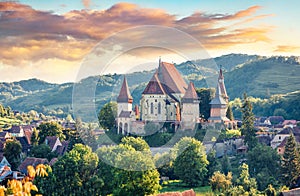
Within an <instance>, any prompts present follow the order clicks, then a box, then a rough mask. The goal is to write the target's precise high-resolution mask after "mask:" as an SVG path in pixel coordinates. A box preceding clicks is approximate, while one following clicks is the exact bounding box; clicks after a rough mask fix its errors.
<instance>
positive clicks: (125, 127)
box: [124, 123, 129, 135]
mask: <svg viewBox="0 0 300 196" xmlns="http://www.w3.org/2000/svg"><path fill="white" fill-rule="evenodd" d="M128 130H129V127H128V124H127V123H125V124H124V134H125V135H127V134H128Z"/></svg>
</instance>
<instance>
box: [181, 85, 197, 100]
mask: <svg viewBox="0 0 300 196" xmlns="http://www.w3.org/2000/svg"><path fill="white" fill-rule="evenodd" d="M197 100H198V95H197V92H196V90H195V87H194V84H193V83H192V82H190V83H189V86H188V89H187V90H186V91H185V94H184V95H183V97H182V102H183V103H187V102H188V103H189V102H194V101H197Z"/></svg>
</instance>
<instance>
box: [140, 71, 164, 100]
mask: <svg viewBox="0 0 300 196" xmlns="http://www.w3.org/2000/svg"><path fill="white" fill-rule="evenodd" d="M143 94H159V95H164V94H166V92H165V90H164V88H163V87H162V85H161V83H160V81H159V79H158V76H157V71H156V72H155V73H154V75H153V76H152V78H151V80H150V82H149V83H148V85H147V86H146V88H145V90H144V92H143Z"/></svg>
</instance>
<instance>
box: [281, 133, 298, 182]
mask: <svg viewBox="0 0 300 196" xmlns="http://www.w3.org/2000/svg"><path fill="white" fill-rule="evenodd" d="M299 158H300V157H299V151H298V149H297V143H296V139H295V137H294V135H293V134H292V133H291V135H290V136H289V137H288V139H287V142H286V144H285V150H284V154H283V157H282V160H281V181H282V183H283V184H285V185H286V186H289V187H293V186H294V185H295V183H296V180H297V178H298V177H299V175H300V163H299Z"/></svg>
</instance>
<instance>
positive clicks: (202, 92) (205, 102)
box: [196, 88, 215, 120]
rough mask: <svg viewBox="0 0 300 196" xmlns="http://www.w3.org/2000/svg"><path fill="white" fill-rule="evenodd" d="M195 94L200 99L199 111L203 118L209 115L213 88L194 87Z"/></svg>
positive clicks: (213, 93)
mask: <svg viewBox="0 0 300 196" xmlns="http://www.w3.org/2000/svg"><path fill="white" fill-rule="evenodd" d="M196 92H197V95H198V97H199V100H200V113H201V115H202V116H203V118H204V119H206V120H207V119H208V118H209V117H210V104H209V103H210V102H211V100H212V99H213V98H214V96H215V89H212V88H201V89H196Z"/></svg>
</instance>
